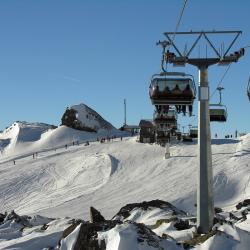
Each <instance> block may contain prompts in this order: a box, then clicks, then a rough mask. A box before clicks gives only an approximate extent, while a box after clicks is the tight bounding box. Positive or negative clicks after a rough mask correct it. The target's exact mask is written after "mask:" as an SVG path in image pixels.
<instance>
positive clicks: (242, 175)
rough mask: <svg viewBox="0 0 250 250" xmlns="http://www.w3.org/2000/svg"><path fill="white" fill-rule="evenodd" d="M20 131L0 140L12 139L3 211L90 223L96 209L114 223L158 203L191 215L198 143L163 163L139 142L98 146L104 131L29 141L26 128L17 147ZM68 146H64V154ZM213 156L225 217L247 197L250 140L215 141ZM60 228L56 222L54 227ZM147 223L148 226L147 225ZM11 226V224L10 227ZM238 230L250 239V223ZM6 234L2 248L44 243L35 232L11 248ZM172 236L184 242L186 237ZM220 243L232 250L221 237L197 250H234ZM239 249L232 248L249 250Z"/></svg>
mask: <svg viewBox="0 0 250 250" xmlns="http://www.w3.org/2000/svg"><path fill="white" fill-rule="evenodd" d="M21 125H22V126H21ZM21 125H20V123H16V125H13V128H12V129H11V131H9V136H7V132H6V131H4V132H3V133H1V135H0V139H1V140H6V139H8V138H9V139H10V143H9V145H8V146H7V147H5V148H4V151H3V152H2V155H1V160H0V174H1V182H0V190H1V193H0V212H1V211H2V213H3V212H4V211H5V210H8V211H10V210H13V209H14V210H15V211H16V212H17V213H18V214H28V215H36V214H40V215H42V216H48V217H54V218H63V217H66V216H70V217H72V218H82V219H84V220H89V207H90V206H94V207H96V208H97V209H100V210H101V212H102V213H103V215H104V216H105V218H111V217H112V216H113V215H114V214H115V213H116V212H117V211H118V210H119V209H120V208H121V207H122V206H123V205H125V204H127V203H134V202H141V201H143V200H152V199H156V198H157V199H162V200H165V201H168V202H171V203H172V204H174V205H175V206H176V207H178V208H179V209H182V210H184V211H187V212H189V213H190V214H196V208H195V203H196V169H197V145H196V143H195V142H194V143H191V144H182V143H176V144H174V145H172V146H171V148H170V150H171V158H169V159H167V160H166V159H164V148H162V147H160V146H158V145H150V144H140V143H138V142H136V138H123V140H122V141H121V140H120V138H118V139H116V140H113V141H110V142H105V143H99V142H96V137H99V138H100V137H101V136H105V137H106V136H107V131H99V132H98V133H97V134H93V133H88V132H82V131H76V130H73V129H70V128H67V127H65V126H61V127H59V128H57V129H49V130H48V131H46V132H44V133H41V134H40V137H39V136H37V135H33V132H34V131H36V130H35V129H34V130H33V129H31V130H30V131H32V132H29V133H28V135H27V134H26V135H25V136H24V137H21V138H26V136H28V138H31V139H22V140H21V139H20V137H19V134H20V133H19V132H20V129H22V128H23V126H31V127H32V126H33V125H32V124H26V125H25V124H24V123H21ZM47 129H48V128H47ZM47 129H45V130H47ZM16 130H18V131H19V132H17V131H16ZM45 130H44V131H45ZM34 133H36V132H34ZM109 133H111V132H110V131H109ZM115 133H117V136H120V135H121V134H120V132H119V131H114V133H113V134H115ZM10 135H11V136H10ZM110 135H112V134H110ZM32 138H33V139H32ZM37 139H38V140H37ZM77 140H78V141H86V140H89V141H95V142H91V143H90V145H89V146H84V144H80V145H77V144H74V146H72V142H73V141H77ZM65 144H68V147H67V148H66V147H65V146H64V145H65ZM69 145H70V146H69ZM62 146H63V147H62ZM35 152H38V154H36V155H35V156H32V155H31V153H35ZM212 153H213V172H214V181H213V183H214V199H215V206H217V207H221V208H223V209H224V210H225V211H231V210H232V209H234V210H235V205H236V204H237V203H238V202H240V201H242V200H244V199H247V198H250V177H249V168H250V134H247V135H245V136H243V137H241V138H240V139H239V140H232V139H216V140H213V141H212ZM13 160H15V165H14V164H13ZM133 216H134V217H133ZM133 216H132V217H133V218H132V219H134V220H135V216H136V217H138V215H133ZM145 216H148V215H144V217H145ZM149 217H150V216H149ZM61 220H63V219H61ZM136 221H138V222H141V221H144V219H143V218H142V217H141V216H139V217H138V218H137V219H136ZM57 222H58V221H57V220H56V221H55V223H57ZM58 223H59V225H58V227H57V226H55V231H57V230H58V231H57V232H62V228H63V229H64V228H65V227H66V224H67V223H66V222H65V221H64V224H63V226H60V225H61V224H60V220H59V222H58ZM150 223H152V222H150V220H149V224H150ZM5 226H6V224H5ZM10 227H11V226H10V225H9V227H8V228H10ZM131 227H132V226H131V225H129V226H125V225H123V226H122V227H121V228H115V229H114V230H113V231H112V234H113V235H114V234H115V232H120V231H121V230H122V231H124V230H125V232H130V230H132V229H131ZM162 227H163V228H161V229H158V231H157V230H156V231H155V232H156V233H158V234H159V235H161V233H162V230H165V229H166V228H170V229H171V225H164V224H163V225H162ZM239 228H241V229H240V230H238V229H237V230H238V231H239V232H240V233H238V236H239V237H242V239H243V238H244V239H245V238H246V239H249V233H248V232H249V231H250V218H249V217H247V220H246V221H245V222H244V223H243V222H242V223H241V224H240V225H239ZM0 229H1V228H0ZM32 232H33V231H32ZM52 232H53V231H52ZM245 232H246V233H245ZM3 235H6V234H4V233H3V232H2V231H0V249H13V248H14V246H15V245H16V244H18V247H17V248H16V249H42V248H39V247H38V248H26V247H25V246H26V245H25V244H28V242H30V241H31V242H32V238H33V236H34V238H35V237H42V236H37V234H36V233H34V234H33V233H32V234H29V236H27V238H23V237H21V238H20V237H18V235H16V236H13V237H12V236H11V241H7V239H6V238H5V237H4V236H3ZM59 235H61V233H58V234H57V235H56V236H55V238H56V240H58V239H59ZM173 236H174V235H173ZM51 237H52V236H51ZM103 237H104V238H105V237H106V238H107V237H111V236H110V235H109V236H103ZM131 237H132V236H131ZM174 237H179V238H181V237H183V235H176V236H174ZM14 238H15V239H14ZM45 238H46V237H45ZM52 238H53V237H52ZM55 238H53V240H55ZM214 238H215V239H216V238H218V237H217V236H214V237H213V239H214ZM128 240H129V239H128ZM132 241H133V239H131V242H132ZM211 241H212V242H213V243H211ZM22 242H25V243H22ZM110 242H112V244H114V246H115V244H117V243H116V239H113V238H112V239H111V241H110ZM209 242H210V243H209ZM215 242H217V243H215ZM233 242H234V241H233ZM244 242H246V241H244ZM129 244H130V243H129ZM131 244H132V243H131ZM211 244H212V245H213V244H215V245H214V246H216V247H214V248H210V246H211ZM216 244H217V245H216ZM220 244H222V245H223V246H224V245H225V244H229V243H228V241H227V238H226V237H225V239H224V241H223V240H222V237H219V238H218V239H217V241H214V240H212V239H211V238H210V239H209V240H208V241H206V242H205V243H204V244H202V245H200V247H198V248H197V249H232V248H221V245H220ZM244 244H245V243H244ZM229 245H230V246H231V245H232V244H231V243H230V244H229ZM11 246H13V248H11ZM217 246H218V247H217ZM44 247H45V246H44ZM242 247H243V246H241V247H240V248H239V247H237V248H235V249H248V248H242ZM244 247H245V246H244ZM110 249H111V248H110ZM113 249H116V248H113ZM117 249H118V248H117ZM121 249H123V248H121Z"/></svg>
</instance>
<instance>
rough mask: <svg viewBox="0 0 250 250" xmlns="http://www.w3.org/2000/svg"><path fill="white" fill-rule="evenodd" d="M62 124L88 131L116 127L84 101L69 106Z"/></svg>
mask: <svg viewBox="0 0 250 250" xmlns="http://www.w3.org/2000/svg"><path fill="white" fill-rule="evenodd" d="M62 125H65V126H67V127H70V128H74V129H78V130H82V131H88V132H97V131H98V130H100V129H105V130H112V129H115V127H114V126H113V125H112V124H110V123H109V122H108V121H106V120H105V119H104V118H103V117H102V116H101V115H99V114H98V113H97V112H96V111H95V110H93V109H92V108H90V107H89V106H87V105H86V104H84V103H80V104H78V105H73V106H71V107H70V108H67V109H66V111H65V112H64V114H63V116H62Z"/></svg>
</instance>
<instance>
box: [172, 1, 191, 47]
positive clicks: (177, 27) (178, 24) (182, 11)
mask: <svg viewBox="0 0 250 250" xmlns="http://www.w3.org/2000/svg"><path fill="white" fill-rule="evenodd" d="M186 5H187V0H184V3H183V6H182V9H181V12H180V15H179V18H178V22H177V24H176V27H175V31H174V34H173V38H172V40H171V44H170V46H171V45H172V44H173V42H174V39H175V35H176V33H177V31H178V29H179V26H180V23H181V19H182V16H183V13H184V10H185V7H186Z"/></svg>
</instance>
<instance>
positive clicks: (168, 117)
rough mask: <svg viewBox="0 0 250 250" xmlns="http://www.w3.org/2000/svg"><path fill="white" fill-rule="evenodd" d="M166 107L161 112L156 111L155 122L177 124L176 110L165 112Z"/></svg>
mask: <svg viewBox="0 0 250 250" xmlns="http://www.w3.org/2000/svg"><path fill="white" fill-rule="evenodd" d="M164 107H165V106H163V108H162V109H161V110H160V112H159V110H156V111H155V112H154V122H155V123H161V122H170V123H171V122H176V120H177V114H176V111H175V110H174V109H169V110H165V109H164Z"/></svg>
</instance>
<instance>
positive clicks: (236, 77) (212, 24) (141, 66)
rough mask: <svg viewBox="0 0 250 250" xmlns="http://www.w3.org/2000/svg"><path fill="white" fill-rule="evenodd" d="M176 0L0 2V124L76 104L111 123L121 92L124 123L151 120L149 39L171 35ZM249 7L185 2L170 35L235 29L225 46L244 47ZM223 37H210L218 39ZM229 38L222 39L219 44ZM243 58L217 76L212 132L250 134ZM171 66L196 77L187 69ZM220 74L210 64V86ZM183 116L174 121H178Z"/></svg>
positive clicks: (117, 118) (154, 56)
mask: <svg viewBox="0 0 250 250" xmlns="http://www.w3.org/2000/svg"><path fill="white" fill-rule="evenodd" d="M182 4H183V1H182V0H126V1H125V0H105V1H104V0H102V1H101V0H71V1H69V0H67V1H66V0H53V1H52V0H43V1H34V0H33V1H31V0H15V1H14V0H9V1H7V0H5V1H0V34H1V36H0V37H1V40H0V82H1V98H0V109H1V112H0V113H1V118H0V129H4V128H5V127H6V126H9V125H10V124H11V123H12V122H14V121H15V120H25V121H30V122H34V121H39V122H46V123H51V124H55V125H59V124H60V119H61V116H62V114H63V112H64V110H65V108H66V107H67V106H71V105H73V104H78V103H81V102H83V103H85V104H87V105H89V106H90V107H92V108H94V109H95V110H96V111H97V112H99V113H100V114H101V115H102V116H103V117H104V118H105V119H107V120H108V121H110V122H111V123H113V124H114V125H115V126H116V127H120V126H121V125H122V123H123V99H124V98H126V99H127V120H128V123H130V124H138V122H139V120H140V119H141V118H151V117H152V113H153V106H152V105H151V103H150V100H149V97H148V86H149V79H150V77H151V75H152V74H154V73H157V72H159V70H160V58H161V49H160V48H159V47H156V46H155V44H156V41H158V40H160V39H161V40H162V39H164V35H163V32H165V31H174V29H175V26H176V23H177V18H178V16H179V13H180V9H181V7H182ZM249 9H250V2H249V1H227V0H220V1H215V0H210V1H207V0H189V1H188V3H187V6H186V9H185V12H184V15H183V18H182V22H181V24H180V27H179V31H190V30H212V29H215V30H242V31H243V34H242V36H240V38H239V39H238V41H237V43H236V44H235V47H234V49H239V48H240V47H243V46H246V45H249V44H250V28H249ZM229 38H231V37H229ZM223 39H224V37H223V38H218V40H216V39H215V40H213V41H214V42H216V43H218V44H220V42H221V41H222V40H223ZM228 41H229V40H228V38H227V37H226V38H225V44H226V43H227V42H228ZM176 42H178V39H176ZM180 42H182V41H180ZM200 46H201V49H202V48H203V47H202V46H203V45H202V44H201V45H200ZM249 50H250V49H249ZM249 62H250V53H249V51H246V55H245V56H244V57H243V58H241V59H240V60H239V62H238V63H235V64H233V65H232V66H231V68H230V70H229V71H228V74H227V75H226V77H225V79H224V81H223V82H222V84H223V86H224V87H225V91H224V95H223V102H224V103H225V104H226V105H227V108H228V113H229V116H228V122H227V123H225V124H218V123H217V124H212V134H214V133H218V134H219V135H224V134H226V133H233V132H234V131H235V129H236V128H237V129H238V130H239V131H241V132H243V131H248V132H249V131H250V115H249V108H250V103H249V101H248V99H247V96H246V84H247V80H248V77H249V75H250V69H249ZM174 70H175V71H176V70H180V71H185V72H186V73H191V74H193V75H194V77H195V79H196V80H197V78H198V71H197V69H196V68H194V67H192V66H187V67H186V68H176V69H174ZM225 70H226V68H225V67H219V66H212V67H210V68H209V77H208V78H209V83H210V88H211V92H212V91H213V90H214V88H215V87H216V85H217V84H218V82H219V80H220V78H221V77H222V75H223V74H224V72H225ZM215 97H216V95H215ZM211 102H216V98H213V99H212V100H211ZM196 106H197V104H196ZM195 110H197V109H196V108H195ZM192 120H194V119H193V118H192V119H189V118H185V119H183V118H182V117H180V123H181V124H183V125H187V124H189V123H190V122H191V121H192ZM195 122H196V121H194V125H195Z"/></svg>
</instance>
